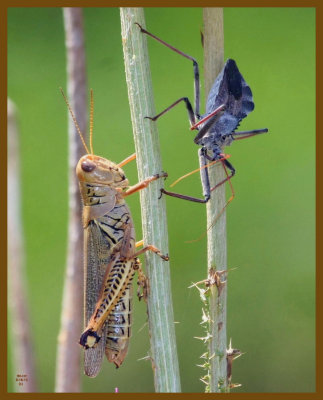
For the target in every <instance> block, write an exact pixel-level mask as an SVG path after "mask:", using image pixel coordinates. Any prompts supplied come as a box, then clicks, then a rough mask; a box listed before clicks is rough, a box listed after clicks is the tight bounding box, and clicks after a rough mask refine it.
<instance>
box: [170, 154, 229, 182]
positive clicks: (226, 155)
mask: <svg viewBox="0 0 323 400" xmlns="http://www.w3.org/2000/svg"><path fill="white" fill-rule="evenodd" d="M229 157H231V155H230V154H225V155H224V157H223V158H222V159H218V160H214V161H212V162H210V163H209V164H206V165H203V167H200V168H196V169H194V170H193V171H191V172H188V173H187V174H185V175H183V176H181V177H180V178H178V179H176V181H174V182H173V183H172V184H171V185H170V187H174V186H175V185H177V184H178V183H179V182H180V181H181V180H183V179H185V178H187V177H189V176H190V175H193V174H195V173H196V172H199V171H201V170H202V169H204V168H208V167H210V166H211V165H214V164H216V163H218V162H219V161H222V160H223V159H227V158H229Z"/></svg>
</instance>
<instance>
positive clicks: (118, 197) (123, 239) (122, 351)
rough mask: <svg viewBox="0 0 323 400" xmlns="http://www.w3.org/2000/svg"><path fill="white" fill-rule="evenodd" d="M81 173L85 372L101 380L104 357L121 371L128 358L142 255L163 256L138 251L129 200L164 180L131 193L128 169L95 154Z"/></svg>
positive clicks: (80, 166)
mask: <svg viewBox="0 0 323 400" xmlns="http://www.w3.org/2000/svg"><path fill="white" fill-rule="evenodd" d="M76 173H77V176H78V179H79V184H80V191H81V196H82V200H83V228H84V254H85V323H86V328H85V331H84V332H83V334H82V336H81V338H80V344H81V345H82V346H83V347H84V348H85V350H86V351H85V360H84V370H85V373H86V374H87V375H89V376H96V375H97V374H98V372H99V370H100V368H101V362H102V358H103V354H104V352H105V353H106V356H107V358H108V360H109V361H110V362H113V363H114V364H115V365H116V366H117V367H119V366H120V365H121V364H122V362H123V360H124V358H125V356H126V354H127V349H128V342H129V338H130V336H131V312H132V280H133V277H134V274H135V271H136V270H138V269H139V260H138V259H137V255H139V253H142V252H143V251H146V250H153V251H155V252H156V253H157V254H159V251H158V249H156V248H155V247H154V246H146V248H144V249H143V250H141V251H140V252H138V253H136V252H135V249H136V242H135V231H134V226H133V221H132V218H131V214H130V210H129V208H128V206H127V204H126V202H125V200H124V197H125V196H127V195H128V194H129V193H130V194H131V193H134V192H136V191H137V190H140V189H141V188H143V187H145V186H147V185H148V184H149V183H150V182H151V181H153V180H155V179H157V178H159V175H155V176H153V177H151V178H148V179H146V180H145V181H144V182H142V183H141V184H138V185H136V186H135V187H133V188H130V189H128V190H125V189H126V188H128V186H129V182H128V180H127V179H126V177H125V174H124V172H123V170H122V169H121V168H120V167H119V166H118V165H117V164H115V163H113V162H111V161H109V160H106V159H104V158H102V157H99V156H95V155H92V154H87V155H86V156H84V157H82V158H81V159H80V161H79V163H78V165H77V168H76ZM164 175H165V174H164ZM159 255H160V254H159ZM161 257H163V258H164V259H168V257H165V256H161Z"/></svg>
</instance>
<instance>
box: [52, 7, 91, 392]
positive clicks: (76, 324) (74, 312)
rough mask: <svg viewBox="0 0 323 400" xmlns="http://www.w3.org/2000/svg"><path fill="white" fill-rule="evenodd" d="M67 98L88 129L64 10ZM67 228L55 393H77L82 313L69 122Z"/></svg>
mask: <svg viewBox="0 0 323 400" xmlns="http://www.w3.org/2000/svg"><path fill="white" fill-rule="evenodd" d="M64 23H65V35H66V55H67V76H68V90H67V91H68V98H69V101H70V104H71V107H72V109H73V110H74V113H75V116H76V119H77V121H78V124H79V126H80V129H81V131H82V132H85V131H86V126H87V104H86V99H87V96H86V73H85V51H84V38H83V17H82V10H81V9H80V8H64ZM68 135H69V225H68V251H67V265H66V275H65V284H64V294H63V304H62V315H61V329H60V333H59V336H58V346H57V364H56V388H55V390H56V392H79V391H80V354H81V353H80V346H78V344H77V343H78V339H79V336H80V332H81V331H82V325H83V322H82V312H83V259H82V253H83V230H82V225H81V220H82V210H81V208H82V207H81V199H80V195H79V187H78V183H77V180H76V175H75V167H76V164H77V162H78V160H79V159H80V157H81V156H82V155H83V154H84V148H83V146H82V144H81V141H80V138H79V136H78V134H77V132H76V129H75V126H74V124H73V122H72V121H71V119H70V118H69V129H68Z"/></svg>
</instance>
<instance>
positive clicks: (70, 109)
mask: <svg viewBox="0 0 323 400" xmlns="http://www.w3.org/2000/svg"><path fill="white" fill-rule="evenodd" d="M59 90H60V91H61V93H62V96H63V98H64V100H65V103H66V105H67V108H68V110H69V112H70V114H71V117H72V119H73V122H74V125H75V127H76V129H77V132H78V134H79V136H80V138H81V141H82V143H83V146H84V148H85V150H86V152H87V153H88V154H93V151H92V152H91V153H90V152H89V149H88V147H87V145H86V143H85V140H84V137H83V134H82V132H81V129H80V127H79V124H78V123H77V121H76V118H75V115H74V113H73V111H72V108H71V106H70V103H69V102H68V100H67V97H66V96H65V93H64V91H63V89H62V88H59ZM91 107H92V105H91ZM91 111H92V110H91ZM91 113H92V112H91ZM91 132H92V130H91ZM91 136H92V135H91ZM91 150H92V141H91Z"/></svg>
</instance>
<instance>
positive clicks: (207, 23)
mask: <svg viewBox="0 0 323 400" xmlns="http://www.w3.org/2000/svg"><path fill="white" fill-rule="evenodd" d="M203 18H204V69H205V71H204V76H205V93H209V91H210V89H211V86H212V84H213V82H214V80H215V78H216V76H217V75H218V73H219V72H220V71H221V69H222V67H223V52H224V39H223V9H222V8H205V9H204V10H203ZM209 175H210V184H211V187H212V186H214V185H215V184H216V182H220V181H221V180H222V179H224V178H225V174H224V170H223V168H219V167H218V166H212V167H210V171H209ZM225 203H226V201H225V185H222V186H220V187H219V188H218V189H216V191H215V192H213V193H212V196H211V199H210V201H209V202H208V203H207V226H208V227H210V226H212V224H213V223H214V221H215V219H216V218H217V217H218V216H219V215H220V214H221V211H222V210H223V207H224V206H225ZM207 237H208V240H207V243H208V274H209V273H210V268H215V269H216V270H217V271H219V270H226V269H227V242H226V215H225V212H223V213H222V214H221V216H220V217H219V218H218V219H217V221H216V223H215V224H214V225H213V226H212V228H211V229H209V230H208V236H207ZM221 276H222V279H224V277H225V274H224V275H221ZM226 286H227V285H226V284H223V285H221V286H220V289H219V288H218V287H217V286H216V285H214V286H212V287H211V289H210V290H211V293H210V300H209V302H210V303H209V304H210V309H209V317H210V322H209V333H210V340H209V342H208V345H209V349H208V353H209V362H210V376H209V382H210V391H211V392H223V391H227V382H226V381H227V378H226V374H227V362H226V341H227V339H226V297H227V287H226Z"/></svg>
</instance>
